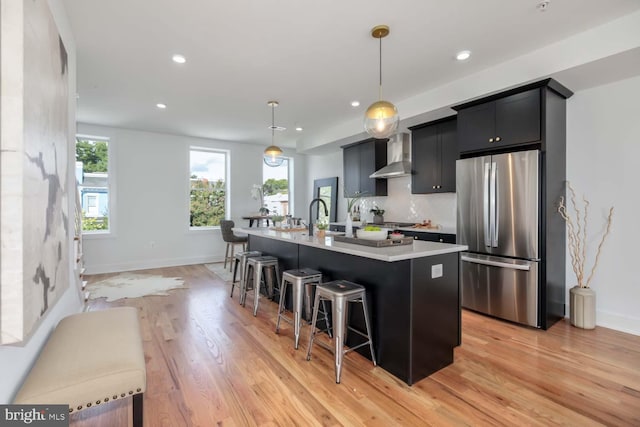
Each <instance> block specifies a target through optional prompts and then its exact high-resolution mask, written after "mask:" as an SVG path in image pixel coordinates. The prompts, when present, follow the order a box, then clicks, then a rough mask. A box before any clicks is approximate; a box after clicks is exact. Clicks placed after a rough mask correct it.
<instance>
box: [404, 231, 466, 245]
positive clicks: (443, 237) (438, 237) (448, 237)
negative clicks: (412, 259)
mask: <svg viewBox="0 0 640 427" xmlns="http://www.w3.org/2000/svg"><path fill="white" fill-rule="evenodd" d="M397 231H398V233H402V234H404V235H405V236H406V237H413V238H414V239H416V240H425V241H427V242H440V243H456V235H455V234H447V233H429V232H424V231H405V230H397Z"/></svg>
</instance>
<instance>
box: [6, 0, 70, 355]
mask: <svg viewBox="0 0 640 427" xmlns="http://www.w3.org/2000/svg"><path fill="white" fill-rule="evenodd" d="M0 2H1V6H2V16H1V17H0V23H1V27H0V30H1V34H0V42H1V44H2V45H1V47H2V49H1V50H0V67H1V68H0V84H1V89H2V90H1V105H0V148H1V151H0V178H1V181H0V232H1V234H0V239H1V243H2V245H1V249H0V255H1V258H0V267H1V269H0V331H1V337H0V344H10V343H19V342H22V341H25V340H26V339H28V337H29V336H30V334H31V333H32V331H33V329H34V328H35V327H36V326H37V325H38V322H39V321H40V319H41V318H42V317H43V316H44V315H46V313H47V312H48V310H50V309H51V307H52V306H53V305H54V304H55V303H56V301H57V300H58V299H59V298H60V297H61V296H62V294H63V293H64V292H65V291H66V289H67V288H68V287H69V243H70V242H69V230H68V227H69V221H68V201H67V198H68V197H69V196H68V193H69V188H68V180H67V168H68V147H69V141H70V134H69V132H70V131H69V125H68V123H69V121H68V119H69V117H68V114H69V113H68V111H69V102H68V97H69V93H68V92H69V89H68V68H67V67H68V63H67V51H66V49H65V46H64V43H63V42H62V38H61V37H60V35H59V33H58V29H57V27H56V24H55V21H54V19H53V16H52V15H51V12H50V10H49V6H48V2H47V1H46V0H26V1H24V2H23V1H11V0H0Z"/></svg>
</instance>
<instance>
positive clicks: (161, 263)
mask: <svg viewBox="0 0 640 427" xmlns="http://www.w3.org/2000/svg"><path fill="white" fill-rule="evenodd" d="M78 133H79V134H86V135H92V136H103V137H109V138H110V144H111V146H112V150H113V151H112V156H113V157H112V159H111V168H112V169H111V170H112V173H113V175H114V177H115V184H114V187H115V188H114V189H113V199H114V200H113V201H114V202H115V205H112V209H113V210H112V212H111V216H112V217H113V224H112V227H113V232H112V233H111V235H108V236H87V237H85V238H84V240H83V244H84V254H85V267H86V268H87V273H88V274H95V273H102V272H113V271H126V270H138V269H145V268H155V267H165V266H173V265H187V264H198V263H205V262H215V261H222V260H223V258H224V251H225V244H224V242H223V241H222V238H221V236H220V230H219V229H215V230H197V231H194V230H189V215H188V213H189V208H188V191H189V186H188V181H187V179H188V177H189V147H190V146H192V145H195V146H200V147H208V148H220V149H226V150H230V162H231V163H230V183H231V184H230V185H231V189H230V213H229V215H230V218H231V219H232V220H234V221H235V222H236V225H238V226H247V225H248V222H247V221H245V220H243V219H242V216H243V215H246V214H248V213H252V212H256V211H257V204H256V203H257V202H256V201H255V200H253V199H252V198H251V187H252V186H253V184H261V183H262V151H263V150H264V147H262V146H259V145H253V144H239V143H232V142H226V141H215V140H209V139H203V138H191V137H186V136H177V135H168V134H160V133H152V132H143V131H135V130H129V129H119V128H111V127H104V126H96V125H88V124H78ZM285 155H287V156H293V158H294V174H295V176H296V178H295V179H294V181H295V180H299V181H298V182H304V176H305V175H304V169H305V156H300V155H295V153H291V152H288V151H287V150H285ZM294 184H295V183H294ZM294 191H295V194H294V209H295V213H296V215H298V214H300V212H299V210H300V209H301V208H300V205H301V204H304V201H305V199H306V192H305V188H304V186H300V188H299V189H298V188H296V189H295V190H294ZM114 208H115V209H114Z"/></svg>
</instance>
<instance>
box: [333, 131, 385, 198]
mask: <svg viewBox="0 0 640 427" xmlns="http://www.w3.org/2000/svg"><path fill="white" fill-rule="evenodd" d="M342 148H343V150H342V158H343V166H344V190H345V194H346V195H347V196H353V195H354V194H363V195H365V196H386V195H387V180H386V179H375V178H369V175H371V174H372V173H374V172H375V171H377V170H378V169H380V168H382V167H384V166H385V165H386V164H387V140H386V139H374V138H371V139H367V140H365V141H362V142H359V143H356V144H353V145H348V146H344V147H342Z"/></svg>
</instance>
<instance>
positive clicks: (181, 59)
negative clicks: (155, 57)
mask: <svg viewBox="0 0 640 427" xmlns="http://www.w3.org/2000/svg"><path fill="white" fill-rule="evenodd" d="M171 59H172V60H173V62H176V63H178V64H184V63H185V62H187V58H185V57H184V56H182V55H178V54H175V55H173V56H172V57H171Z"/></svg>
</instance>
